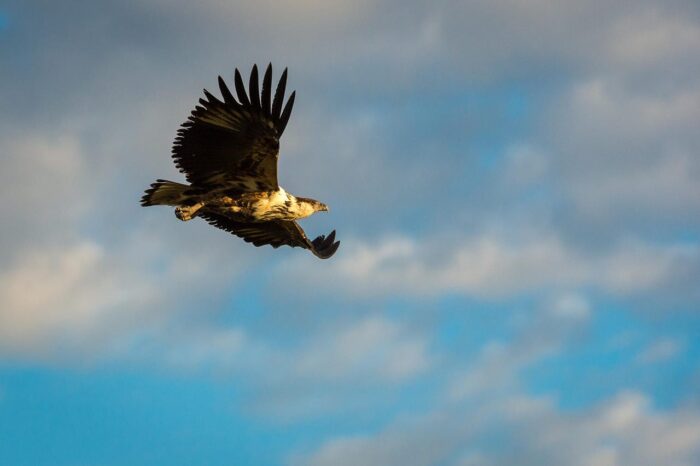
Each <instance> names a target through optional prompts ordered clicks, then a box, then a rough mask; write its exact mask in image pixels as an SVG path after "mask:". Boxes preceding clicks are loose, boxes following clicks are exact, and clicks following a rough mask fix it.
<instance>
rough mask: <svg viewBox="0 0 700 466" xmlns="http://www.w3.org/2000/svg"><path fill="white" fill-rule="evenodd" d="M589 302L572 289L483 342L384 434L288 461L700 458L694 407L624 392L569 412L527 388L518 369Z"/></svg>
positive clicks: (559, 343)
mask: <svg viewBox="0 0 700 466" xmlns="http://www.w3.org/2000/svg"><path fill="white" fill-rule="evenodd" d="M587 307H588V306H587V304H586V303H585V302H584V301H582V299H581V298H580V297H577V296H575V295H565V296H562V297H561V298H559V299H555V300H554V301H553V302H552V304H551V305H550V306H549V307H548V308H545V309H544V310H543V311H542V312H541V313H539V315H538V316H537V318H536V319H535V321H533V322H531V324H530V325H528V326H526V327H525V328H524V329H522V331H521V332H520V333H519V334H517V335H516V336H515V338H514V339H513V340H512V341H510V342H508V343H498V344H494V343H493V342H492V343H488V344H486V345H485V346H484V347H483V349H482V352H481V354H480V355H479V356H477V358H476V359H475V361H474V363H473V364H471V365H468V366H467V367H465V369H464V371H463V373H462V375H461V376H460V377H455V378H452V379H451V380H450V384H449V385H448V387H447V388H448V390H449V391H451V392H452V396H446V397H445V396H443V397H440V399H439V400H436V402H435V403H433V405H432V408H431V409H429V410H428V411H427V412H424V413H422V414H417V415H416V414H412V415H408V416H407V415H401V414H400V415H398V416H397V417H396V418H395V419H394V420H393V421H391V422H390V423H389V424H388V425H386V426H385V427H384V428H383V429H381V430H380V431H379V432H377V433H373V434H357V435H344V436H335V437H330V438H328V439H326V440H325V441H324V442H323V443H322V444H321V445H320V446H318V448H316V449H315V450H313V451H311V452H306V453H304V454H302V453H301V452H299V453H297V454H296V456H293V457H292V458H291V463H293V464H310V465H314V466H322V465H331V464H332V465H334V466H343V465H345V464H348V465H349V464H364V465H368V466H371V465H386V464H401V465H408V466H411V465H426V464H449V465H451V464H454V465H473V464H479V465H488V466H501V465H504V466H505V465H512V464H520V465H525V466H530V465H532V466H535V465H537V466H548V465H552V466H554V465H565V466H593V465H596V466H600V465H611V466H624V465H630V464H634V465H639V466H652V465H657V464H667V465H672V466H690V465H692V464H695V462H696V461H697V459H699V458H700V411H699V410H698V409H697V407H692V406H680V407H677V408H674V409H671V410H667V411H659V410H657V409H655V408H654V407H653V405H652V402H651V400H650V399H649V397H648V396H646V395H645V394H643V393H640V392H636V391H625V390H622V391H619V392H618V393H617V394H615V395H614V396H612V397H610V398H608V399H605V400H603V401H602V402H600V403H598V404H596V405H593V406H590V407H587V408H581V409H578V410H574V411H572V410H561V409H559V408H557V406H556V404H555V403H554V399H552V398H541V397H533V396H531V395H527V394H525V390H524V388H523V386H522V384H521V381H522V380H521V372H522V371H523V370H524V369H526V368H528V367H530V366H531V365H532V364H535V363H537V362H539V361H542V360H543V358H545V357H547V356H548V355H549V354H552V353H553V352H557V351H561V350H562V349H563V348H564V347H565V346H568V345H571V337H572V335H574V333H572V332H576V331H578V330H579V329H580V327H581V324H583V323H585V321H586V319H587V318H586V315H587V312H585V311H582V310H583V309H585V308H587ZM572 309H576V311H575V312H573V313H572V312H569V311H571V310H572ZM562 310H565V311H563V312H562ZM455 384H457V385H455ZM456 387H460V390H459V391H458V392H455V391H454V390H455V388H456ZM455 395H457V396H455Z"/></svg>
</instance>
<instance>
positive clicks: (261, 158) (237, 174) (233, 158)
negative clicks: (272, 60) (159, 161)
mask: <svg viewBox="0 0 700 466" xmlns="http://www.w3.org/2000/svg"><path fill="white" fill-rule="evenodd" d="M235 85H236V94H237V96H238V100H236V99H235V98H234V97H233V95H232V94H231V91H229V89H228V87H227V86H226V83H224V80H223V79H221V76H219V88H220V90H221V95H222V96H223V99H224V101H223V102H222V101H220V100H219V99H217V98H216V97H214V96H213V95H211V94H210V93H209V92H208V91H207V90H206V89H205V90H204V95H205V96H206V98H207V100H204V99H199V103H200V104H201V105H198V106H197V107H196V108H195V109H194V110H193V111H192V114H191V115H190V117H189V118H188V120H187V121H186V122H185V123H183V124H182V128H180V129H179V130H178V136H177V138H175V143H174V144H173V159H174V161H175V165H176V166H177V167H178V168H179V169H180V171H181V172H183V173H185V176H186V177H187V181H189V182H190V183H192V184H196V185H208V184H221V183H225V184H227V185H229V186H230V187H231V188H233V189H236V188H237V189H239V190H240V191H241V192H249V191H271V190H276V189H278V187H279V186H278V184H277V157H278V154H279V138H280V136H282V133H283V132H284V128H285V127H286V126H287V122H288V121H289V116H290V114H291V113H292V107H293V106H294V96H295V94H296V93H295V92H292V95H291V96H290V97H289V100H288V101H287V104H286V105H285V106H284V109H282V104H283V102H284V91H285V87H286V85H287V70H286V69H285V70H284V72H283V73H282V76H281V77H280V80H279V83H278V84H277V90H276V91H275V96H274V99H271V93H272V65H268V67H267V70H266V71H265V76H264V77H263V86H262V92H260V90H259V89H258V67H257V65H254V66H253V70H252V71H251V73H250V83H249V86H248V88H249V94H246V89H245V86H244V85H243V79H242V78H241V73H240V72H239V71H238V69H236V71H235Z"/></svg>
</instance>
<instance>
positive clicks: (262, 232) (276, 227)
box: [199, 212, 340, 259]
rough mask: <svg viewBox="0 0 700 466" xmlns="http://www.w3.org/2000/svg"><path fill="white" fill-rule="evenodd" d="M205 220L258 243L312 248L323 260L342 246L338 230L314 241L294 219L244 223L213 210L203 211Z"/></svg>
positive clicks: (259, 244) (246, 239)
mask: <svg viewBox="0 0 700 466" xmlns="http://www.w3.org/2000/svg"><path fill="white" fill-rule="evenodd" d="M199 216H200V217H202V218H203V219H204V220H206V221H207V222H209V223H210V224H211V225H214V226H215V227H217V228H221V229H222V230H225V231H228V232H229V233H233V234H234V235H236V236H238V237H240V238H243V239H244V240H245V241H247V242H248V243H253V244H254V245H255V246H262V245H264V244H269V245H271V246H272V247H273V248H278V247H280V246H283V245H286V246H292V247H301V248H304V249H309V250H311V252H313V253H314V254H315V255H316V256H318V257H320V258H321V259H328V258H329V257H331V256H332V255H333V254H335V251H336V250H337V249H338V246H340V241H335V230H333V231H332V232H331V233H330V234H329V235H328V237H326V236H325V235H321V236H319V237H317V238H316V239H315V240H313V241H309V238H307V237H306V234H305V233H304V230H302V228H301V227H300V226H299V224H298V223H297V222H295V221H293V220H273V221H269V222H258V223H243V222H237V221H235V220H231V219H230V218H228V217H225V216H223V215H219V214H214V213H209V212H206V213H202V214H200V215H199Z"/></svg>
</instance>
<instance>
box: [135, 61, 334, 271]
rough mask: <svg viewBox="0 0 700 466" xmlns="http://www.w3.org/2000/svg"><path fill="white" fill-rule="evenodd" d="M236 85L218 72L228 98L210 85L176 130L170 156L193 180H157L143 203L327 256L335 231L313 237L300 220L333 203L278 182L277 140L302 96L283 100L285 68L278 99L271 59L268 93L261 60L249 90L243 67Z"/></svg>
mask: <svg viewBox="0 0 700 466" xmlns="http://www.w3.org/2000/svg"><path fill="white" fill-rule="evenodd" d="M234 84H235V90H236V97H237V99H236V98H235V97H234V96H233V94H232V93H231V91H230V90H229V88H228V86H227V85H226V83H225V82H224V80H223V79H222V78H221V76H219V90H220V91H221V96H222V99H223V101H222V100H219V99H218V98H216V97H214V96H213V95H212V94H211V93H210V92H209V91H207V90H206V89H204V96H205V97H206V99H201V98H200V99H199V105H197V106H196V107H195V109H194V110H193V111H192V113H191V114H190V116H189V118H188V119H187V121H185V122H184V123H183V124H182V126H181V128H180V129H179V130H178V132H177V137H176V138H175V142H174V144H173V149H172V158H173V160H174V162H175V166H176V167H177V168H178V169H179V170H180V172H182V173H184V174H185V178H186V179H187V182H188V183H189V184H182V183H176V182H174V181H168V180H162V179H159V180H156V182H155V183H153V184H151V186H150V187H149V188H148V189H147V190H146V192H145V194H144V195H143V197H142V198H141V205H142V206H152V205H167V206H174V207H175V216H176V217H177V218H178V219H180V220H182V221H188V220H191V219H193V218H195V217H201V218H202V219H204V220H205V221H207V222H208V223H209V224H211V225H213V226H215V227H217V228H220V229H222V230H225V231H227V232H230V233H232V234H234V235H236V236H238V237H240V238H243V240H245V241H246V242H249V243H253V244H254V245H255V246H262V245H265V244H269V245H271V246H272V247H273V248H278V247H280V246H282V245H287V246H291V247H301V248H305V249H308V250H310V251H311V252H312V253H314V254H315V255H316V256H317V257H319V258H321V259H328V258H329V257H331V256H332V255H333V254H334V253H335V251H336V250H337V249H338V246H339V245H340V241H335V230H333V231H332V232H331V233H330V234H329V235H328V236H325V235H321V236H318V237H317V238H316V239H314V240H313V241H311V240H309V238H307V236H306V234H305V233H304V230H303V229H302V228H301V226H299V224H298V223H297V220H298V219H301V218H304V217H308V216H310V215H312V214H313V213H315V212H319V211H321V212H327V211H328V206H327V205H326V204H324V203H322V202H319V201H317V200H314V199H309V198H305V197H297V196H294V195H292V194H290V193H288V192H287V191H285V190H284V189H283V188H282V187H281V186H280V185H279V183H278V181H277V159H278V158H279V141H280V137H282V133H284V129H285V128H286V127H287V122H288V121H289V116H290V115H291V113H292V107H293V106H294V98H295V96H296V91H294V92H292V94H291V95H290V97H289V99H288V100H287V102H286V104H285V103H284V94H285V88H286V86H287V69H286V68H285V70H284V71H283V72H282V75H281V77H280V78H279V81H278V83H277V88H276V90H275V94H274V97H273V96H272V64H269V65H268V66H267V69H266V70H265V75H264V76H263V79H262V91H261V90H260V88H259V81H258V67H257V65H253V69H252V71H251V73H250V79H249V82H248V92H246V87H245V85H244V83H243V78H242V77H241V73H240V72H239V71H238V69H236V70H235V73H234ZM283 104H284V105H283Z"/></svg>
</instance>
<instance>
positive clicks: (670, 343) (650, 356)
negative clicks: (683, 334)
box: [637, 338, 684, 364]
mask: <svg viewBox="0 0 700 466" xmlns="http://www.w3.org/2000/svg"><path fill="white" fill-rule="evenodd" d="M683 349H684V344H683V342H682V341H680V340H678V339H674V338H659V339H657V340H655V341H653V342H652V343H650V344H649V345H648V346H647V347H646V348H644V349H643V350H642V351H641V352H640V353H639V354H638V355H637V361H638V362H640V363H642V364H656V363H660V362H666V361H668V360H669V359H673V358H674V357H675V356H677V355H678V354H679V353H680V352H682V351H683Z"/></svg>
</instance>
